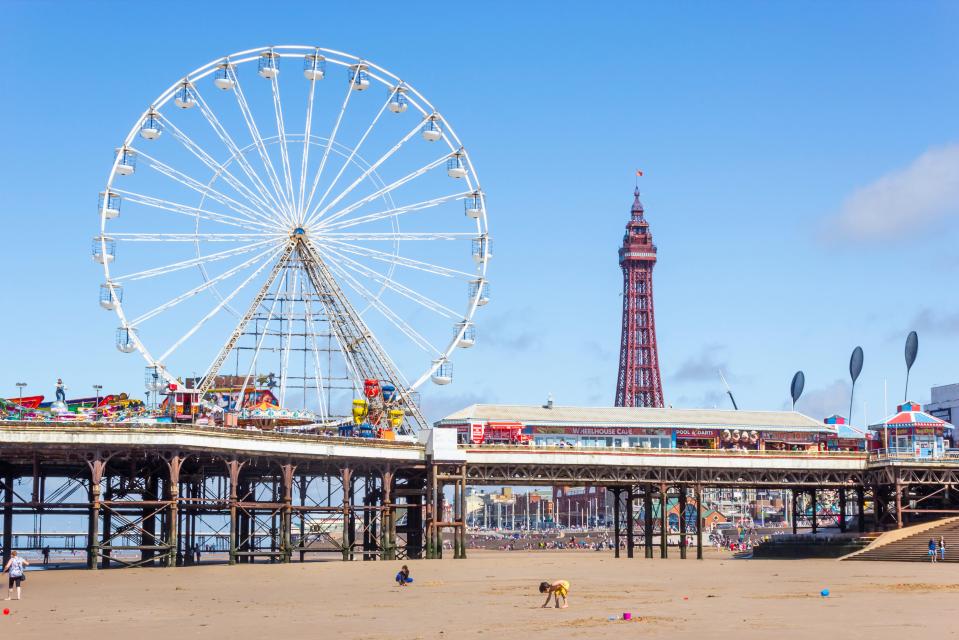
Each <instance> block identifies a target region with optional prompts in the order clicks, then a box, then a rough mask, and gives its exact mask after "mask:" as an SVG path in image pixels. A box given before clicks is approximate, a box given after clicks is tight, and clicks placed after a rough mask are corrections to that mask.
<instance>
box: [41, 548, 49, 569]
mask: <svg viewBox="0 0 959 640" xmlns="http://www.w3.org/2000/svg"><path fill="white" fill-rule="evenodd" d="M40 553H42V554H43V564H44V565H48V564H50V545H47V546H45V547H44V548H43V550H42V551H41V552H40Z"/></svg>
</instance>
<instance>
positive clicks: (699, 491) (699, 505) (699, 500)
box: [696, 484, 703, 560]
mask: <svg viewBox="0 0 959 640" xmlns="http://www.w3.org/2000/svg"><path fill="white" fill-rule="evenodd" d="M696 559H697V560H702V559H703V488H702V487H701V486H699V485H698V484H697V485H696Z"/></svg>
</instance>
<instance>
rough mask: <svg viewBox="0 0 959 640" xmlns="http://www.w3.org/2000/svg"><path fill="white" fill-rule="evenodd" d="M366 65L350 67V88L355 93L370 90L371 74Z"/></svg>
mask: <svg viewBox="0 0 959 640" xmlns="http://www.w3.org/2000/svg"><path fill="white" fill-rule="evenodd" d="M366 69H367V66H366V65H365V64H354V65H352V66H351V67H350V86H351V87H353V90H354V91H366V90H367V89H369V88H370V74H369V72H368V71H367V70H366Z"/></svg>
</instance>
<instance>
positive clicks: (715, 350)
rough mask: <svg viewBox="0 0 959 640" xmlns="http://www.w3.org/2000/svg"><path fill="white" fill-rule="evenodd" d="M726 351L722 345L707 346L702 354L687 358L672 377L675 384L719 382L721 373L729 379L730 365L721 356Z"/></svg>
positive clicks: (702, 350) (701, 351)
mask: <svg viewBox="0 0 959 640" xmlns="http://www.w3.org/2000/svg"><path fill="white" fill-rule="evenodd" d="M723 350H725V347H724V346H723V345H721V344H707V345H705V346H703V348H702V349H701V350H700V352H699V353H698V354H696V355H694V356H691V357H689V358H687V359H686V360H685V361H684V362H683V363H682V364H681V365H679V368H678V369H677V370H676V371H675V372H674V373H673V374H672V375H671V376H670V379H671V380H672V381H674V382H704V381H709V382H718V380H719V373H718V372H719V371H720V370H722V372H723V374H724V375H726V376H727V377H729V363H728V362H727V361H726V359H725V358H720V357H719V354H720V353H721V352H722V351H723Z"/></svg>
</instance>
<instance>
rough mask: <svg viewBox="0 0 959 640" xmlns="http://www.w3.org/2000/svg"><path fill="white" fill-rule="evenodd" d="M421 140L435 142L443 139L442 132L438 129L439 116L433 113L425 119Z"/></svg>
mask: <svg viewBox="0 0 959 640" xmlns="http://www.w3.org/2000/svg"><path fill="white" fill-rule="evenodd" d="M422 135H423V139H424V140H426V141H427V142H436V141H437V140H439V139H440V138H442V137H443V130H442V129H440V124H439V116H438V115H436V114H435V113H434V114H433V115H431V116H430V117H429V118H427V119H426V122H425V123H424V124H423V133H422Z"/></svg>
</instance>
